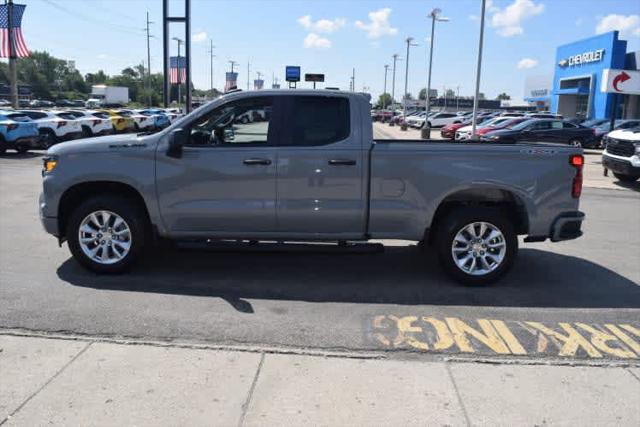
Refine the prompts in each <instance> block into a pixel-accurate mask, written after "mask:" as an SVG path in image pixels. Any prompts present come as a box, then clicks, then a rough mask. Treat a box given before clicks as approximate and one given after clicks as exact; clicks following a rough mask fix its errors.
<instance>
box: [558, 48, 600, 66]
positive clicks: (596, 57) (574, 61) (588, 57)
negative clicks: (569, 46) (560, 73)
mask: <svg viewBox="0 0 640 427" xmlns="http://www.w3.org/2000/svg"><path fill="white" fill-rule="evenodd" d="M603 57H604V49H598V50H592V51H590V52H584V53H579V54H577V55H571V56H570V57H568V58H567V59H562V60H560V62H558V65H559V66H561V67H562V68H564V67H575V66H576V65H580V64H589V63H591V62H600V61H602V58H603Z"/></svg>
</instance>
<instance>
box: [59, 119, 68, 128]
mask: <svg viewBox="0 0 640 427" xmlns="http://www.w3.org/2000/svg"><path fill="white" fill-rule="evenodd" d="M66 124H67V122H65V121H64V120H60V121H59V122H58V127H59V128H61V127H62V126H66Z"/></svg>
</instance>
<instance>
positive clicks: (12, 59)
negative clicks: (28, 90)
mask: <svg viewBox="0 0 640 427" xmlns="http://www.w3.org/2000/svg"><path fill="white" fill-rule="evenodd" d="M7 27H8V31H7V33H8V38H9V46H8V48H9V79H10V80H11V89H10V90H11V92H10V93H11V107H13V108H18V69H17V67H16V50H15V43H14V36H15V35H14V33H13V0H9V1H8V2H7Z"/></svg>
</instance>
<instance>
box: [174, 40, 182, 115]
mask: <svg viewBox="0 0 640 427" xmlns="http://www.w3.org/2000/svg"><path fill="white" fill-rule="evenodd" d="M173 40H175V41H177V42H178V64H177V65H178V67H177V69H178V108H180V102H181V101H182V96H181V93H180V92H181V91H180V86H182V72H181V70H182V67H181V66H180V45H181V44H182V43H183V41H182V39H179V38H178V37H174V38H173Z"/></svg>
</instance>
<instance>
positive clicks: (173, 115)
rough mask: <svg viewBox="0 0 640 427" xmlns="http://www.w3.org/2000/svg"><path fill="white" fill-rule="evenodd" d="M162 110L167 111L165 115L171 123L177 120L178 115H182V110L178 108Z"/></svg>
mask: <svg viewBox="0 0 640 427" xmlns="http://www.w3.org/2000/svg"><path fill="white" fill-rule="evenodd" d="M164 111H166V112H167V117H169V121H170V122H171V123H173V122H175V121H176V120H178V119H179V118H180V117H182V116H184V114H183V113H182V111H180V109H179V108H165V109H164Z"/></svg>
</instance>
